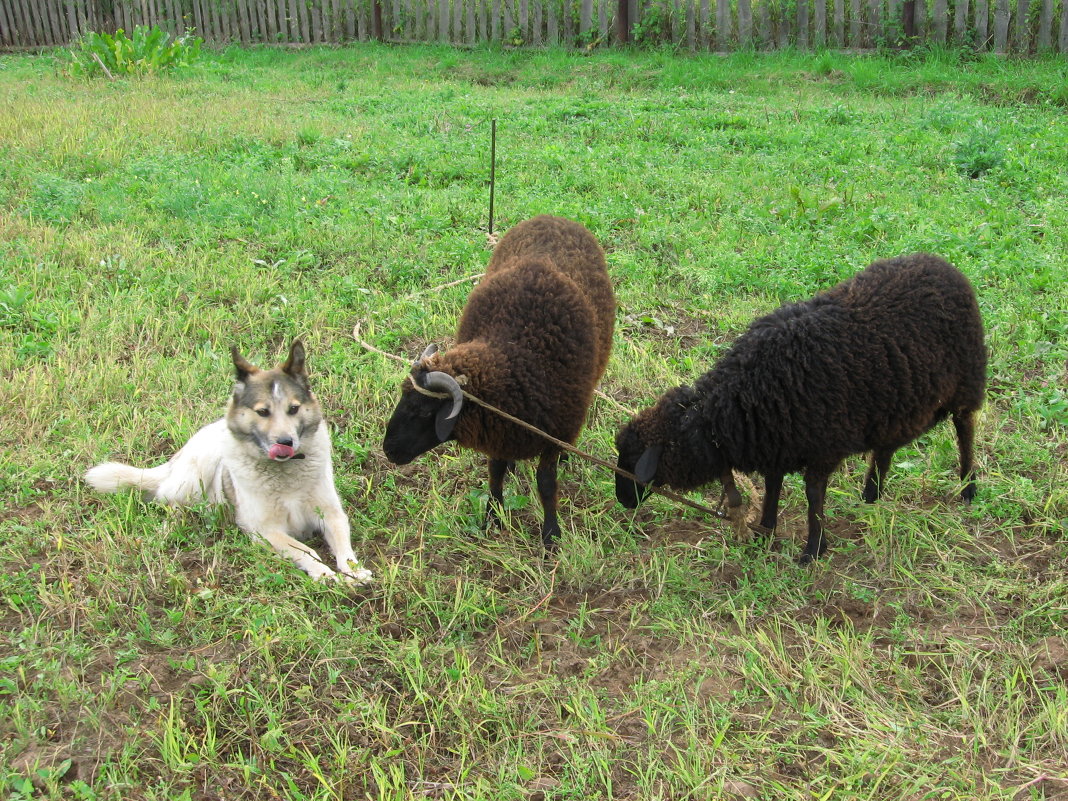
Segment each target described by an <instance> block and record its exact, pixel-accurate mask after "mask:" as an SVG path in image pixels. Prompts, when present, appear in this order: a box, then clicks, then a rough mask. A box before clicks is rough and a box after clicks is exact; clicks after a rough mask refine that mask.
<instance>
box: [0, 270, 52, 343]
mask: <svg viewBox="0 0 1068 801" xmlns="http://www.w3.org/2000/svg"><path fill="white" fill-rule="evenodd" d="M32 301H33V293H32V292H31V291H30V290H28V289H25V288H24V287H18V286H9V287H5V288H3V289H0V330H5V329H6V330H9V331H13V332H14V333H15V334H16V336H18V337H19V338H20V342H19V345H18V347H17V348H16V351H15V352H16V354H17V355H18V356H19V357H20V359H29V358H42V359H43V358H48V357H49V356H51V355H52V352H53V346H52V337H53V336H54V335H55V333H56V329H57V328H58V327H59V323H58V321H57V320H56V316H55V315H54V314H52V313H50V312H47V311H42V310H40V309H38V308H36V307H35V305H34V304H33V302H32Z"/></svg>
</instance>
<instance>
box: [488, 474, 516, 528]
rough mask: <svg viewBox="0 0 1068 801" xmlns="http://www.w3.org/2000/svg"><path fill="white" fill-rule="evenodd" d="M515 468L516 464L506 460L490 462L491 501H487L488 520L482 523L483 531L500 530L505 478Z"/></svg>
mask: <svg viewBox="0 0 1068 801" xmlns="http://www.w3.org/2000/svg"><path fill="white" fill-rule="evenodd" d="M513 467H515V462H509V461H507V460H506V459H490V460H489V492H490V494H489V499H488V500H487V501H486V519H485V520H483V521H482V530H483V531H489V530H490V529H491V528H500V526H501V514H502V512H503V511H504V477H505V476H506V475H508V471H509V470H511V469H512V468H513Z"/></svg>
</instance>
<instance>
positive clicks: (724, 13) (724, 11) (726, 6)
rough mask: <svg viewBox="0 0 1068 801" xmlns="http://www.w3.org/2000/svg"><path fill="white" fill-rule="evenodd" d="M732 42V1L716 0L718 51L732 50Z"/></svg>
mask: <svg viewBox="0 0 1068 801" xmlns="http://www.w3.org/2000/svg"><path fill="white" fill-rule="evenodd" d="M730 40H731V3H730V0H716V50H719V51H725V50H728V49H730Z"/></svg>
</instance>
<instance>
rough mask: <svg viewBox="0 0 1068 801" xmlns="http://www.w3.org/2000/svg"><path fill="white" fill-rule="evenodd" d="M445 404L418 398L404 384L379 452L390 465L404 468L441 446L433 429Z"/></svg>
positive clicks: (430, 399)
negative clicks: (382, 453)
mask: <svg viewBox="0 0 1068 801" xmlns="http://www.w3.org/2000/svg"><path fill="white" fill-rule="evenodd" d="M448 402H449V401H447V400H439V399H437V398H430V397H427V396H426V395H422V394H420V393H418V392H416V391H415V390H413V389H412V388H411V386H410V385H408V384H407V383H406V385H405V387H404V389H403V391H402V394H401V399H400V401H399V402H398V403H397V408H396V409H394V410H393V415H392V416H391V417H390V418H389V423H388V424H387V425H386V436H385V439H383V440H382V450H383V452H384V453H385V454H386V458H387V459H389V460H390V461H391V462H393V464H408V462H410V461H412V460H413V459H415V458H416V457H418V456H422V455H423V454H424V453H426V452H427V451H429V450H430V449H431V448H434V447H436V446H438V445H440V444H441V442H442V440H441V439H440V438H439V437H438V433H437V430H436V428H435V421H436V419H437V416H438V411H439V410H440V409H441V408H442V407H443V406H445V404H446V403H448Z"/></svg>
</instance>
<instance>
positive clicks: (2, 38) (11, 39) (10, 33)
mask: <svg viewBox="0 0 1068 801" xmlns="http://www.w3.org/2000/svg"><path fill="white" fill-rule="evenodd" d="M0 45H3V46H4V47H13V46H14V45H15V23H14V21H13V20H12V15H11V13H10V12H9V11H8V8H7V3H4V2H0Z"/></svg>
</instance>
